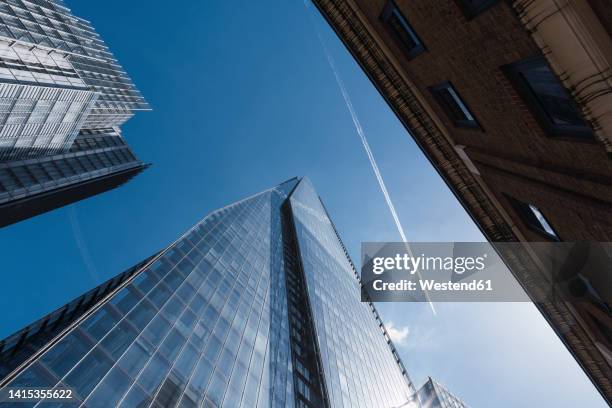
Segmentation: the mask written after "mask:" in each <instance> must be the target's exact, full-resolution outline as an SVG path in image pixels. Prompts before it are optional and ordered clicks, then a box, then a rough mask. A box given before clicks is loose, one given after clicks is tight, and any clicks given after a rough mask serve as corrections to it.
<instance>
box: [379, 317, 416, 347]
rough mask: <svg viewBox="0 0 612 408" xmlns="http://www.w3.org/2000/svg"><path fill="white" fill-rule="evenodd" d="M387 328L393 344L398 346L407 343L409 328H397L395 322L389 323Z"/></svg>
mask: <svg viewBox="0 0 612 408" xmlns="http://www.w3.org/2000/svg"><path fill="white" fill-rule="evenodd" d="M385 326H386V327H387V333H389V337H391V340H393V343H395V344H397V345H402V344H405V343H406V339H407V338H408V334H409V333H410V330H409V329H408V326H404V327H395V325H394V324H393V322H389V323H388V324H386V325H385Z"/></svg>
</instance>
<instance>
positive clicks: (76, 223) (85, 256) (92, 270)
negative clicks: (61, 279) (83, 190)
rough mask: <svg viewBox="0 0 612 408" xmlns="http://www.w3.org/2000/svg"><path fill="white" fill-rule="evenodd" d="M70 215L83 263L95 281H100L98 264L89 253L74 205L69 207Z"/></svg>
mask: <svg viewBox="0 0 612 408" xmlns="http://www.w3.org/2000/svg"><path fill="white" fill-rule="evenodd" d="M68 215H69V217H70V224H71V226H72V233H73V234H74V239H75V241H76V244H77V247H78V248H79V252H80V253H81V258H83V263H85V268H86V269H87V272H89V276H91V277H92V279H93V280H94V282H96V283H100V275H98V271H97V270H96V266H95V265H94V263H93V261H92V259H91V256H90V255H89V250H88V249H87V244H86V243H85V240H84V239H83V234H82V232H81V226H80V224H79V219H78V218H77V213H76V209H75V207H74V205H72V206H70V208H69V209H68Z"/></svg>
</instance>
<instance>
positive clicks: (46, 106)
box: [0, 0, 149, 225]
mask: <svg viewBox="0 0 612 408" xmlns="http://www.w3.org/2000/svg"><path fill="white" fill-rule="evenodd" d="M139 110H149V106H148V104H147V103H146V102H145V100H144V99H143V97H142V95H141V94H140V93H139V92H138V90H137V89H136V87H135V86H134V84H133V83H132V82H131V80H130V78H129V77H128V76H127V74H126V73H125V72H124V71H123V69H122V68H121V66H120V65H119V64H118V63H117V61H116V59H115V58H114V57H113V55H112V54H111V53H110V51H109V50H108V48H107V47H106V45H105V44H104V42H103V41H102V40H101V39H100V37H99V36H98V34H97V33H96V32H95V31H94V29H93V27H92V26H91V24H90V23H89V22H88V21H86V20H84V19H82V18H79V17H76V16H74V15H73V14H72V13H71V11H70V10H69V9H68V8H67V7H66V6H65V5H64V3H63V1H62V0H3V1H2V2H0V163H2V164H3V169H5V170H3V172H4V175H5V177H0V194H2V193H7V194H4V197H3V198H4V200H6V199H7V198H11V197H18V198H16V200H21V201H15V202H10V203H9V205H8V207H7V206H5V205H4V204H2V202H3V201H1V200H2V199H0V225H7V224H9V223H11V222H14V220H18V219H24V218H27V217H30V216H32V215H36V214H38V213H40V212H43V211H47V210H49V209H52V208H56V207H58V206H61V205H65V204H67V203H69V202H73V201H75V200H77V199H81V198H85V197H87V196H90V195H93V194H96V193H97V192H101V191H105V190H108V189H109V188H113V187H116V186H118V185H120V184H122V183H123V182H125V181H127V180H128V179H129V177H127V178H126V177H125V172H124V170H125V166H119V167H123V168H121V169H119V168H117V169H116V170H117V171H116V172H115V171H113V169H112V167H113V166H115V165H116V163H114V162H113V161H112V160H109V163H104V165H103V166H102V167H104V169H106V170H109V171H110V173H114V174H113V177H92V174H91V171H90V170H88V169H87V168H86V167H83V166H78V165H77V166H72V165H70V164H68V165H65V163H66V160H63V159H64V157H62V156H63V155H65V154H66V153H69V152H72V149H73V147H74V145H75V143H76V139H77V138H78V137H79V136H80V135H81V134H83V132H85V133H88V132H90V133H100V132H103V133H105V134H106V135H107V136H112V135H116V136H117V141H116V142H117V143H118V144H123V145H125V142H124V141H123V138H121V137H120V131H119V126H121V125H122V124H123V123H124V122H125V121H126V120H127V119H129V118H130V117H131V116H133V114H134V112H135V111H139ZM88 154H89V155H90V156H91V154H97V152H96V153H94V152H89V153H88ZM130 154H131V155H133V154H132V153H130ZM77 155H79V154H77ZM103 156H106V155H103ZM110 156H111V157H112V156H113V154H112V153H111V154H110ZM41 157H45V160H43V161H42V162H41V163H39V164H41V165H42V166H43V167H44V164H42V163H43V162H44V163H52V164H51V166H52V167H58V168H64V169H66V171H65V172H62V171H61V170H60V172H59V174H58V175H57V176H55V175H53V174H44V172H43V173H41V172H38V173H37V174H31V173H29V172H28V171H27V169H29V168H31V166H28V164H30V163H36V161H35V160H34V159H40V158H41ZM109 159H110V158H109ZM24 160H34V161H31V162H28V163H25V164H24V163H23V161H24ZM101 160H104V158H102V159H101ZM69 161H70V160H69ZM71 162H72V163H74V161H71ZM128 162H131V164H133V165H134V166H132V170H133V171H132V172H131V176H133V175H134V174H135V173H137V172H135V171H134V169H135V168H136V167H138V168H139V169H140V170H142V169H143V168H144V166H143V165H142V163H140V162H139V161H138V160H136V159H129V160H127V159H123V158H121V163H122V164H126V163H128ZM136 162H138V166H136ZM111 164H112V165H111ZM35 166H36V165H35ZM102 167H96V169H97V170H100V169H101V168H102ZM6 169H8V170H6ZM20 169H21V170H23V169H26V172H25V173H26V174H25V175H24V176H23V177H20V176H13V175H11V174H9V175H8V176H6V174H7V172H8V173H11V172H15V173H16V172H19V171H20ZM86 173H89V174H86ZM39 175H40V177H38V176H39ZM73 176H75V177H73ZM29 178H31V179H32V180H31V181H28V179H29ZM57 179H61V181H58V182H57V183H53V182H52V181H55V180H57ZM85 179H86V180H88V182H87V183H88V184H87V188H82V186H83V180H85ZM14 180H16V182H14V183H13V182H12V181H14ZM109 180H110V181H109ZM118 180H121V181H118ZM20 181H26V183H25V184H20ZM49 181H51V182H50V183H48V182H49ZM71 181H72V183H71ZM13 188H15V189H17V190H15V191H13ZM19 189H25V190H27V191H25V192H24V191H18V190H19ZM23 198H27V201H28V203H27V205H25V206H24V204H23V202H22V201H23V200H22V199H23ZM22 208H23V209H24V210H23V211H21V209H22ZM31 208H35V209H36V211H33V210H31ZM5 209H8V210H6V211H5ZM15 211H17V214H14V213H13V212H15Z"/></svg>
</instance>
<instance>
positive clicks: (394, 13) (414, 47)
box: [380, 1, 425, 58]
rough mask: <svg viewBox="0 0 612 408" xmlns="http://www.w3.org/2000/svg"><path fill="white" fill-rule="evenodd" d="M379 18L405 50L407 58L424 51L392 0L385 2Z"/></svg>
mask: <svg viewBox="0 0 612 408" xmlns="http://www.w3.org/2000/svg"><path fill="white" fill-rule="evenodd" d="M380 18H381V19H382V21H383V22H384V23H385V24H386V25H387V28H388V29H389V32H390V33H391V35H393V37H395V39H396V40H397V41H399V43H400V44H401V45H402V47H403V48H404V49H405V50H406V53H407V56H408V58H414V57H415V56H417V55H418V54H420V53H422V52H423V51H425V47H424V46H423V43H422V42H421V40H420V39H419V37H418V36H417V35H416V33H415V32H414V30H413V29H412V27H411V26H410V24H408V20H407V19H406V17H405V16H404V15H403V14H402V12H401V11H400V10H399V8H398V7H397V5H396V4H395V3H394V2H393V1H389V2H388V3H387V5H386V6H385V9H384V10H383V12H382V14H381V16H380Z"/></svg>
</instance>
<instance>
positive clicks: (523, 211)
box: [506, 195, 561, 242]
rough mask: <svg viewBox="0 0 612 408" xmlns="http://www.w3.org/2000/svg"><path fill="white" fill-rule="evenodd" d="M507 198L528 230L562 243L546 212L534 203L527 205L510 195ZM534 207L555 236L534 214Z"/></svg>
mask: <svg viewBox="0 0 612 408" xmlns="http://www.w3.org/2000/svg"><path fill="white" fill-rule="evenodd" d="M506 198H507V199H508V201H509V202H510V204H511V205H512V207H513V208H514V210H515V212H516V213H517V214H518V215H519V217H520V219H521V222H522V223H523V224H525V226H527V228H529V229H530V230H531V231H534V232H536V233H538V234H540V235H542V236H545V237H546V238H548V239H549V240H551V241H557V242H558V241H561V238H560V237H559V233H558V232H557V230H556V228H555V227H553V225H552V223H551V222H550V220H549V219H548V217H546V214H544V212H543V211H542V210H541V209H540V207H538V206H537V205H535V204H532V203H527V202H524V201H521V200H518V199H516V198H514V197H511V196H508V195H506ZM532 206H533V207H535V208H536V209H537V211H538V212H539V213H540V214H541V215H542V217H543V218H544V221H545V222H546V224H548V226H549V227H550V229H551V230H552V231H553V233H554V234H551V233H550V232H548V231H546V229H545V227H544V226H543V225H542V223H541V222H540V221H539V220H538V217H537V215H536V214H534V212H533V210H532V209H531V207H532Z"/></svg>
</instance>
